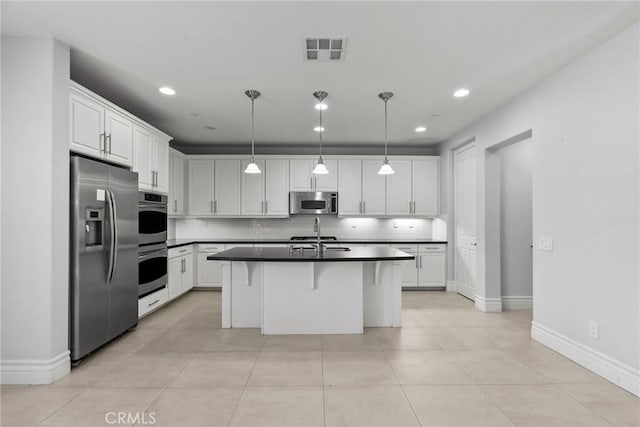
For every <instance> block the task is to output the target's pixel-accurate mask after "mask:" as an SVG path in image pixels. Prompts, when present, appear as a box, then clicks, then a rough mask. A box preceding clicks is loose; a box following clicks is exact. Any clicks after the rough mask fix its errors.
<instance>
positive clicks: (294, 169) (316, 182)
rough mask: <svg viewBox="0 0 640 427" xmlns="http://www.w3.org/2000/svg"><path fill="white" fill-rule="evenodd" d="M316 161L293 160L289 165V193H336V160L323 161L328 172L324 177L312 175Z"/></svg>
mask: <svg viewBox="0 0 640 427" xmlns="http://www.w3.org/2000/svg"><path fill="white" fill-rule="evenodd" d="M316 161H317V160H300V159H295V160H291V161H290V162H289V164H290V171H291V172H290V177H289V179H290V181H289V182H290V187H289V188H290V190H291V191H337V190H338V162H337V160H325V161H324V164H325V166H326V167H327V169H328V170H329V173H328V174H326V175H316V174H313V173H312V172H311V171H313V168H314V167H315V165H316Z"/></svg>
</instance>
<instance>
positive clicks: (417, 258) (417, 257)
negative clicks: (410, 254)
mask: <svg viewBox="0 0 640 427" xmlns="http://www.w3.org/2000/svg"><path fill="white" fill-rule="evenodd" d="M419 259H420V257H419V256H418V254H416V268H418V260H419Z"/></svg>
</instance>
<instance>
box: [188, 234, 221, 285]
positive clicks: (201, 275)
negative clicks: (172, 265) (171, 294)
mask: <svg viewBox="0 0 640 427" xmlns="http://www.w3.org/2000/svg"><path fill="white" fill-rule="evenodd" d="M225 249H226V245H224V244H216V245H210V244H207V245H198V254H197V260H198V267H197V268H198V270H197V276H196V277H197V278H196V284H195V286H196V287H197V288H221V287H222V264H223V261H208V260H207V257H208V256H209V255H214V254H217V253H218V252H222V251H224V250H225Z"/></svg>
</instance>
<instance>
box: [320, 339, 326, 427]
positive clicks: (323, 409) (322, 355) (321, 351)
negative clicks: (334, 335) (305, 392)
mask: <svg viewBox="0 0 640 427" xmlns="http://www.w3.org/2000/svg"><path fill="white" fill-rule="evenodd" d="M323 347H324V343H323V337H322V335H320V373H321V375H322V425H323V426H325V427H326V425H327V404H326V399H325V393H324V387H325V385H324V350H323Z"/></svg>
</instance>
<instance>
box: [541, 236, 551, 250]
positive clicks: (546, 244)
mask: <svg viewBox="0 0 640 427" xmlns="http://www.w3.org/2000/svg"><path fill="white" fill-rule="evenodd" d="M538 247H539V248H540V250H543V251H553V239H552V238H551V237H541V238H540V240H539V242H538Z"/></svg>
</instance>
